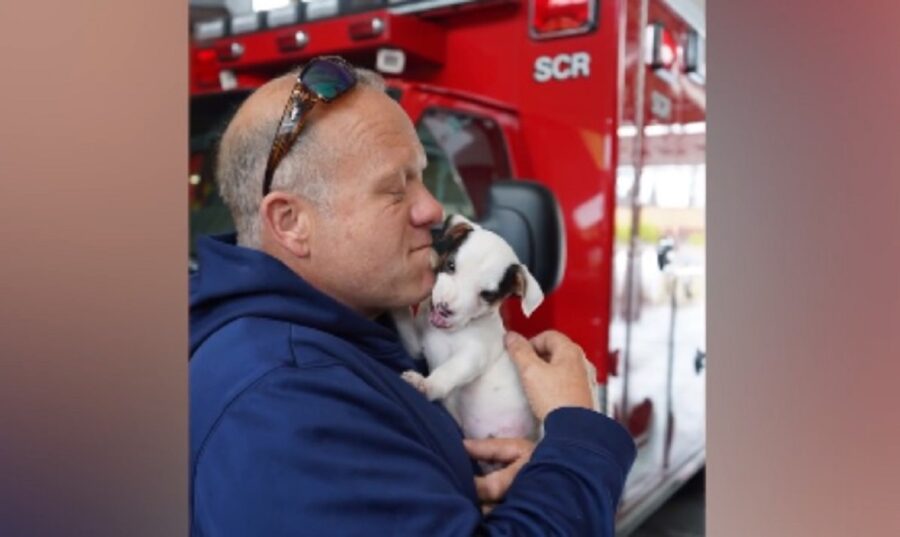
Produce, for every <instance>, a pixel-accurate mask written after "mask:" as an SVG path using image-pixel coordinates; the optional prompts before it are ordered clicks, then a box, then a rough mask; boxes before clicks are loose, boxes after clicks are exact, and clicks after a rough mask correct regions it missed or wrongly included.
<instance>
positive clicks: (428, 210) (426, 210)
mask: <svg viewBox="0 0 900 537" xmlns="http://www.w3.org/2000/svg"><path fill="white" fill-rule="evenodd" d="M416 185H417V186H416V192H415V196H416V197H415V200H414V202H413V205H412V211H411V215H410V216H411V218H412V224H413V226H415V227H422V226H434V225H437V224H439V223H441V222H442V221H443V219H444V207H443V205H441V204H440V202H438V200H436V199H435V198H434V196H432V195H431V192H429V191H428V189H427V188H426V187H425V183H422V182H421V181H417V182H416Z"/></svg>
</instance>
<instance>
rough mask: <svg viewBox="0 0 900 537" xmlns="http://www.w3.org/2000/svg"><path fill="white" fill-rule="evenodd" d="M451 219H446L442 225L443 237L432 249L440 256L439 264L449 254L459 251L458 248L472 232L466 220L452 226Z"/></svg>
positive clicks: (470, 225)
mask: <svg viewBox="0 0 900 537" xmlns="http://www.w3.org/2000/svg"><path fill="white" fill-rule="evenodd" d="M454 216H455V215H454ZM451 218H453V217H450V218H448V219H447V221H446V222H445V223H444V232H443V235H442V236H441V238H440V239H439V240H438V241H437V242H435V243H434V249H435V251H437V253H438V255H439V256H441V262H443V261H444V259H446V258H447V256H449V255H450V254H452V253H453V252H455V251H457V250H459V247H460V246H461V245H462V243H463V242H464V241H465V240H466V237H468V236H469V233H471V232H472V231H473V230H474V228H473V227H472V224H470V223H469V222H468V221H467V220H466V221H464V222H457V223H455V224H454V223H452V221H451ZM460 218H462V217H460ZM463 220H465V219H463ZM448 226H449V227H448Z"/></svg>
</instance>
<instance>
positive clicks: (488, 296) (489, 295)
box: [478, 291, 494, 302]
mask: <svg viewBox="0 0 900 537" xmlns="http://www.w3.org/2000/svg"><path fill="white" fill-rule="evenodd" d="M478 296H480V297H481V299H482V300H484V301H485V302H493V300H494V293H493V292H491V291H482V292H480V293H478Z"/></svg>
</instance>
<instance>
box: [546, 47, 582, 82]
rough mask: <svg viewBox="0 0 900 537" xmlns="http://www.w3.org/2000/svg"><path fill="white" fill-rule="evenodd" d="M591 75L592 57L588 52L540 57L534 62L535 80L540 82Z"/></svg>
mask: <svg viewBox="0 0 900 537" xmlns="http://www.w3.org/2000/svg"><path fill="white" fill-rule="evenodd" d="M590 75H591V55H590V54H588V53H587V52H574V53H572V54H566V53H562V54H557V55H556V56H553V57H551V56H538V57H537V59H536V60H534V79H535V80H537V81H538V82H548V81H550V80H551V79H553V80H567V79H569V78H579V77H583V78H587V77H589V76H590Z"/></svg>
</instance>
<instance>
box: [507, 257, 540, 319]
mask: <svg viewBox="0 0 900 537" xmlns="http://www.w3.org/2000/svg"><path fill="white" fill-rule="evenodd" d="M517 267H518V268H519V270H517V271H516V286H515V288H514V291H513V292H514V293H516V294H517V295H519V296H520V297H522V313H524V314H525V316H526V317H531V314H532V313H534V310H536V309H537V307H538V306H540V305H541V302H543V301H544V292H543V291H541V286H540V285H539V284H538V282H537V280H535V279H534V276H532V275H531V272H529V271H528V267H526V266H525V265H523V264H519V265H517Z"/></svg>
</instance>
